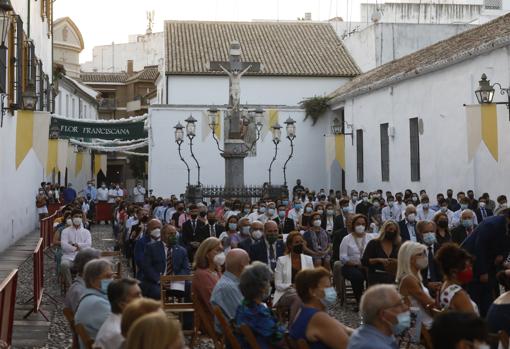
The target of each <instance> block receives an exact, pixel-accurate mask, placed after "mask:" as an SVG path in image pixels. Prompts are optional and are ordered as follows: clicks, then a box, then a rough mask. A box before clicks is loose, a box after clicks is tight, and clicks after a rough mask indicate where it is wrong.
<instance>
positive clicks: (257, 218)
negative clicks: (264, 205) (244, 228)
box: [248, 211, 264, 224]
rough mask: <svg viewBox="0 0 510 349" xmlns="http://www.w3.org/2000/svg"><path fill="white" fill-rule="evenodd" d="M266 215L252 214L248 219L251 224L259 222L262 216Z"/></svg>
mask: <svg viewBox="0 0 510 349" xmlns="http://www.w3.org/2000/svg"><path fill="white" fill-rule="evenodd" d="M263 215H264V214H260V213H259V211H255V212H252V213H250V214H249V215H248V219H249V220H250V224H251V223H253V222H254V221H258V220H259V217H260V216H263Z"/></svg>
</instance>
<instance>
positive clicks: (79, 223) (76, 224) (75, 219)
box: [73, 217, 82, 226]
mask: <svg viewBox="0 0 510 349" xmlns="http://www.w3.org/2000/svg"><path fill="white" fill-rule="evenodd" d="M81 223H82V219H81V218H80V217H74V218H73V225H75V226H79V225H81Z"/></svg>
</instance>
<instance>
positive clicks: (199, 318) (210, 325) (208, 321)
mask: <svg viewBox="0 0 510 349" xmlns="http://www.w3.org/2000/svg"><path fill="white" fill-rule="evenodd" d="M191 299H192V301H193V304H195V321H196V322H195V324H197V325H198V326H197V328H202V329H203V330H204V332H205V334H206V335H207V336H208V337H209V338H211V339H212V340H213V343H214V347H215V348H216V349H222V348H224V345H223V340H222V338H221V337H220V336H219V335H218V334H217V333H216V330H215V329H214V322H213V319H212V318H211V317H210V316H207V313H206V312H205V310H204V309H205V305H204V304H203V303H202V301H201V300H200V299H199V298H198V297H197V296H196V295H195V294H194V293H191ZM200 325H201V326H200Z"/></svg>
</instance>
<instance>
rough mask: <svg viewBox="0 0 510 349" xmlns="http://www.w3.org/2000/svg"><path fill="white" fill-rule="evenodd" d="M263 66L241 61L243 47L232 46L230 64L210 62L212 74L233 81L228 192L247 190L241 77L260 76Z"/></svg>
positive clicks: (227, 148) (236, 43)
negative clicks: (242, 133) (223, 76)
mask: <svg viewBox="0 0 510 349" xmlns="http://www.w3.org/2000/svg"><path fill="white" fill-rule="evenodd" d="M260 68H261V64H260V63H259V62H242V61H241V44H240V43H239V41H232V42H231V43H230V54H229V60H228V61H227V62H210V63H209V70H211V71H218V72H219V71H223V72H225V73H226V74H227V75H228V77H229V100H228V109H229V111H230V115H229V122H230V124H229V132H228V135H226V137H225V138H226V139H225V149H224V152H223V154H222V156H223V158H224V159H225V188H241V187H244V158H245V157H246V156H247V152H246V148H247V147H246V144H245V142H244V140H243V138H242V135H241V108H240V104H241V103H240V100H241V77H242V76H243V75H244V74H246V73H248V72H259V71H260Z"/></svg>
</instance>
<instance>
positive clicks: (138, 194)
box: [133, 182, 146, 205]
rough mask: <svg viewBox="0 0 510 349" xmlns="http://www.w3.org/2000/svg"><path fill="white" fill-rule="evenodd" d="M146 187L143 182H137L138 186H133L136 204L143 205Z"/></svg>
mask: <svg viewBox="0 0 510 349" xmlns="http://www.w3.org/2000/svg"><path fill="white" fill-rule="evenodd" d="M145 193H146V191H145V188H144V187H143V186H142V182H137V183H136V187H134V188H133V201H134V202H135V204H139V205H142V204H143V201H144V199H145Z"/></svg>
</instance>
